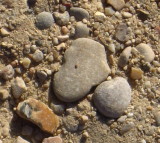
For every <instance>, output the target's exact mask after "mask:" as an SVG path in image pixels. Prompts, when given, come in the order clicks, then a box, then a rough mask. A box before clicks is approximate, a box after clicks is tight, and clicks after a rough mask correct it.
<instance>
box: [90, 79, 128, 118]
mask: <svg viewBox="0 0 160 143" xmlns="http://www.w3.org/2000/svg"><path fill="white" fill-rule="evenodd" d="M93 100H94V103H95V106H96V107H97V109H98V111H99V112H101V113H102V114H103V115H104V116H106V117H111V118H118V117H120V116H121V115H122V114H123V112H124V110H125V109H126V108H127V107H128V105H129V103H130V100H131V87H130V85H129V84H128V82H127V80H126V79H124V78H122V77H116V78H115V79H113V80H110V81H105V82H103V83H101V84H100V85H99V86H98V87H97V88H96V90H95V92H94V95H93Z"/></svg>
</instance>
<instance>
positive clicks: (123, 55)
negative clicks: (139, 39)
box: [118, 47, 132, 67]
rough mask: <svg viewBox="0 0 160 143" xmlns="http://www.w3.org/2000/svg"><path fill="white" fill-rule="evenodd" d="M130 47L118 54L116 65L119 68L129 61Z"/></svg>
mask: <svg viewBox="0 0 160 143" xmlns="http://www.w3.org/2000/svg"><path fill="white" fill-rule="evenodd" d="M131 49H132V48H131V47H127V48H125V49H124V50H123V52H122V53H121V54H120V57H119V60H118V65H119V66H120V67H124V66H126V65H127V63H128V61H129V57H130V56H131Z"/></svg>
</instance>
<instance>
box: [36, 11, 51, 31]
mask: <svg viewBox="0 0 160 143" xmlns="http://www.w3.org/2000/svg"><path fill="white" fill-rule="evenodd" d="M53 23H54V19H53V16H52V14H51V13H49V12H46V11H44V12H41V13H39V14H38V15H37V17H36V26H37V27H38V28H39V29H41V30H43V29H47V28H49V27H51V26H52V25H53Z"/></svg>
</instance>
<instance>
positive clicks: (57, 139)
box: [42, 136, 62, 143]
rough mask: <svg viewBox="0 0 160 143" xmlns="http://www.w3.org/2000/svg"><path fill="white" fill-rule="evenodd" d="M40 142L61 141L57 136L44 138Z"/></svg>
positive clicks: (56, 142) (59, 142)
mask: <svg viewBox="0 0 160 143" xmlns="http://www.w3.org/2000/svg"><path fill="white" fill-rule="evenodd" d="M42 143H62V139H61V138H60V137H59V136H55V137H49V138H45V139H44V140H43V142H42Z"/></svg>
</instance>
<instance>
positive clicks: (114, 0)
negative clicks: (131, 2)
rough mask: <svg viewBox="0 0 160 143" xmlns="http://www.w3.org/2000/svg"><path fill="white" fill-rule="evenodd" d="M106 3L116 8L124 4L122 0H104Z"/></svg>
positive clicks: (118, 8)
mask: <svg viewBox="0 0 160 143" xmlns="http://www.w3.org/2000/svg"><path fill="white" fill-rule="evenodd" d="M106 2H107V4H110V5H111V6H113V7H114V8H115V9H116V10H121V9H122V8H123V7H124V6H125V1H124V0H106Z"/></svg>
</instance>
